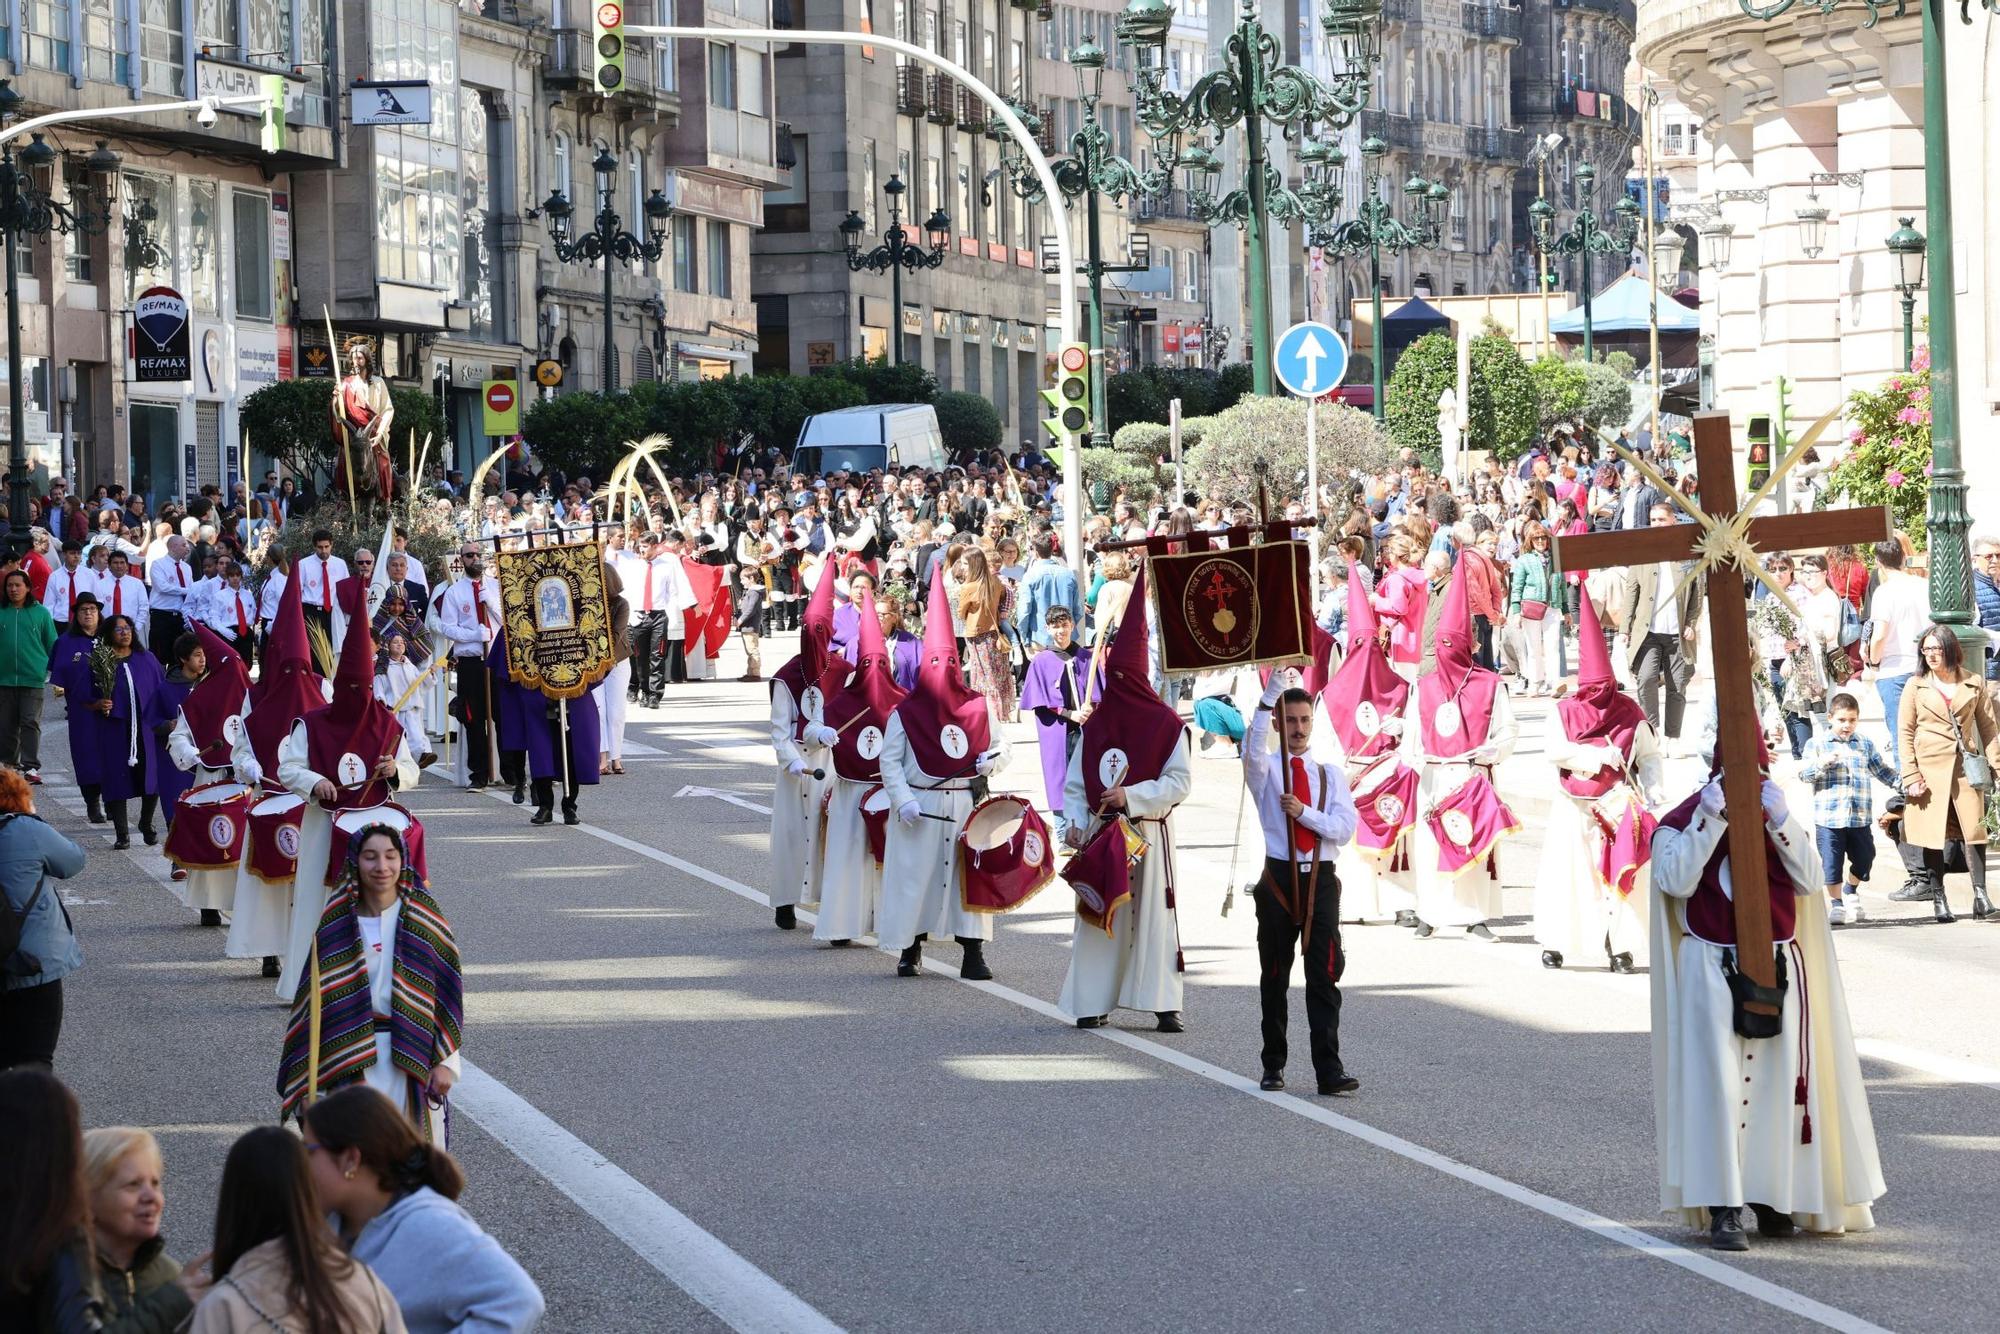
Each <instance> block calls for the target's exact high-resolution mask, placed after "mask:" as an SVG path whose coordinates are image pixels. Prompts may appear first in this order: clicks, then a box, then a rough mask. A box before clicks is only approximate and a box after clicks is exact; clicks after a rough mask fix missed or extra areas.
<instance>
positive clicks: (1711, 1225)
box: [1708, 1208, 1750, 1251]
mask: <svg viewBox="0 0 2000 1334" xmlns="http://www.w3.org/2000/svg"><path fill="white" fill-rule="evenodd" d="M1708 1219H1709V1221H1708V1244H1709V1245H1711V1246H1713V1247H1714V1248H1715V1249H1716V1250H1718V1251H1747V1250H1749V1249H1750V1238H1748V1237H1746V1236H1744V1235H1743V1211H1742V1210H1741V1209H1714V1208H1711V1209H1710V1210H1709V1211H1708Z"/></svg>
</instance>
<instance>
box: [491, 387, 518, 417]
mask: <svg viewBox="0 0 2000 1334" xmlns="http://www.w3.org/2000/svg"><path fill="white" fill-rule="evenodd" d="M486 406H487V407H489V408H491V409H493V411H495V412H512V411H513V410H514V386H513V385H512V384H511V383H509V382H508V381H506V380H496V381H494V382H493V383H492V384H490V385H487V386H486Z"/></svg>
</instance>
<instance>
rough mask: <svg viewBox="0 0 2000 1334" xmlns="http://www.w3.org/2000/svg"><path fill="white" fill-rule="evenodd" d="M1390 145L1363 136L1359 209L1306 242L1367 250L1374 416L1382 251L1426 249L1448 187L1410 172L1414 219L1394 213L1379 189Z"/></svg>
mask: <svg viewBox="0 0 2000 1334" xmlns="http://www.w3.org/2000/svg"><path fill="white" fill-rule="evenodd" d="M1388 152H1389V145H1387V144H1385V143H1383V142H1382V141H1381V140H1380V139H1378V138H1376V137H1375V136H1374V135H1372V134H1371V135H1369V136H1368V138H1366V139H1364V140H1362V141H1361V157H1362V159H1363V161H1364V162H1365V163H1366V164H1367V165H1366V175H1365V176H1364V178H1363V180H1364V184H1363V186H1362V189H1361V203H1360V205H1359V207H1358V215H1357V216H1356V217H1353V218H1350V219H1349V220H1348V221H1346V222H1343V223H1339V224H1337V225H1335V226H1332V227H1325V228H1315V229H1313V231H1312V233H1311V237H1310V243H1311V244H1313V245H1316V246H1318V247H1320V248H1321V249H1322V250H1324V251H1326V252H1327V253H1328V254H1332V255H1338V256H1340V257H1342V258H1347V257H1349V256H1353V255H1359V254H1362V253H1364V252H1365V253H1366V254H1367V256H1368V299H1369V302H1370V305H1371V307H1372V309H1373V312H1374V313H1373V316H1372V319H1373V324H1374V330H1373V335H1374V343H1373V350H1374V361H1375V381H1374V383H1375V420H1377V421H1380V420H1382V411H1383V407H1384V398H1385V396H1386V395H1385V391H1384V386H1383V381H1384V378H1385V376H1384V372H1383V365H1382V363H1383V359H1384V353H1383V349H1382V252H1383V251H1385V250H1386V251H1388V252H1389V253H1390V254H1392V255H1393V254H1400V253H1402V252H1403V251H1405V250H1417V249H1428V248H1430V247H1431V246H1435V245H1436V244H1437V243H1438V240H1439V238H1440V237H1442V236H1443V234H1444V208H1445V204H1446V202H1447V201H1449V200H1450V198H1451V192H1450V191H1449V190H1447V189H1445V188H1444V183H1443V182H1441V181H1427V180H1425V179H1424V178H1423V177H1421V176H1412V177H1410V179H1409V180H1407V181H1405V182H1404V183H1403V197H1404V198H1405V199H1407V200H1408V201H1409V204H1410V209H1411V212H1412V215H1413V216H1412V221H1411V222H1410V223H1408V224H1405V223H1403V222H1401V221H1399V220H1398V219H1397V217H1396V211H1395V206H1394V205H1393V204H1391V203H1390V202H1389V200H1388V198H1387V197H1386V196H1385V195H1384V193H1383V190H1382V185H1383V181H1382V174H1381V171H1380V165H1381V161H1382V159H1383V157H1384V156H1386V155H1387V154H1388Z"/></svg>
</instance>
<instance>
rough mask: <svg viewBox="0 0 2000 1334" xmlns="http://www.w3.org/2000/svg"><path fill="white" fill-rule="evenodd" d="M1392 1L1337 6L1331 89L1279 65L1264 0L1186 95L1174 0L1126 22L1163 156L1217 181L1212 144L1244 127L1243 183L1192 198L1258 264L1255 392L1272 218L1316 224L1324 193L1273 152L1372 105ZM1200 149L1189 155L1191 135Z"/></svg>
mask: <svg viewBox="0 0 2000 1334" xmlns="http://www.w3.org/2000/svg"><path fill="white" fill-rule="evenodd" d="M1381 13H1382V0H1327V3H1326V5H1325V8H1324V10H1323V12H1322V14H1321V17H1320V23H1321V26H1322V27H1324V28H1325V29H1326V32H1327V34H1328V35H1329V36H1330V37H1331V38H1332V39H1333V40H1334V42H1335V44H1336V46H1337V47H1338V49H1339V51H1340V53H1341V59H1342V61H1343V68H1342V69H1341V71H1340V72H1339V73H1337V74H1336V75H1334V77H1333V79H1332V81H1331V82H1322V81H1321V80H1319V79H1317V78H1315V77H1314V76H1313V75H1311V74H1309V73H1307V72H1306V71H1304V70H1302V69H1299V68H1298V67H1296V66H1293V65H1283V64H1280V63H1279V60H1278V56H1279V52H1280V50H1281V47H1280V44H1279V39H1278V36H1277V35H1275V34H1273V33H1271V32H1270V31H1268V30H1267V29H1266V28H1265V27H1264V25H1263V24H1262V22H1260V21H1259V20H1258V17H1257V4H1256V0H1240V8H1239V10H1238V13H1237V24H1236V30H1235V32H1233V33H1231V34H1230V36H1229V39H1228V40H1227V42H1225V43H1224V47H1223V55H1224V60H1223V65H1222V68H1220V69H1215V70H1210V71H1209V72H1208V73H1206V74H1204V75H1202V76H1201V77H1200V78H1199V79H1197V80H1195V83H1194V86H1193V87H1191V88H1190V89H1189V90H1188V91H1187V93H1186V94H1184V95H1177V94H1175V93H1173V92H1171V91H1169V90H1168V89H1167V88H1166V87H1165V59H1164V57H1165V53H1166V44H1167V34H1168V32H1169V30H1171V28H1172V27H1173V21H1174V10H1173V7H1172V6H1171V5H1169V4H1168V3H1167V0H1129V3H1128V4H1127V5H1126V6H1125V9H1124V11H1123V12H1122V13H1120V14H1119V16H1118V40H1119V41H1120V42H1121V43H1123V44H1125V45H1126V46H1129V47H1131V48H1132V51H1133V55H1134V56H1135V58H1136V64H1137V68H1138V78H1139V82H1138V88H1137V90H1136V96H1137V102H1138V119H1139V123H1140V124H1141V125H1142V126H1143V127H1144V128H1145V130H1146V133H1147V135H1148V136H1150V137H1151V138H1152V140H1153V143H1154V148H1155V151H1156V152H1157V153H1158V154H1159V156H1160V159H1161V161H1162V162H1163V163H1164V164H1165V165H1166V167H1167V169H1168V172H1169V174H1171V172H1172V171H1173V170H1176V169H1179V170H1190V171H1194V172H1196V173H1199V174H1202V175H1206V176H1213V175H1215V174H1216V173H1217V172H1219V171H1220V169H1221V168H1220V163H1219V162H1218V161H1217V160H1216V157H1215V154H1214V152H1213V150H1212V148H1211V147H1210V145H1209V144H1208V143H1206V142H1204V137H1205V136H1206V135H1208V134H1210V133H1213V134H1214V135H1216V136H1218V138H1219V137H1220V136H1221V135H1223V134H1226V133H1228V132H1229V131H1231V130H1233V129H1236V128H1237V127H1239V126H1240V127H1241V128H1242V130H1243V136H1244V139H1243V184H1242V185H1241V186H1239V187H1237V188H1235V189H1232V190H1229V191H1228V192H1227V193H1224V194H1222V195H1220V196H1216V195H1214V194H1212V193H1210V192H1207V191H1201V190H1196V191H1191V192H1190V194H1191V196H1192V200H1193V203H1194V205H1195V207H1196V209H1197V210H1198V211H1199V212H1200V214H1201V216H1202V218H1203V219H1204V220H1205V221H1207V222H1208V223H1209V225H1210V226H1214V225H1215V224H1216V223H1218V222H1224V221H1227V222H1233V223H1235V224H1237V225H1238V226H1240V227H1242V228H1243V230H1244V235H1245V240H1246V249H1247V251H1248V253H1249V268H1248V271H1247V274H1246V278H1247V284H1246V285H1247V286H1248V288H1249V298H1250V330H1249V338H1248V341H1247V343H1246V348H1245V350H1246V351H1247V352H1248V353H1249V356H1250V366H1251V378H1252V384H1253V387H1254V389H1255V392H1257V393H1259V394H1268V393H1270V392H1271V366H1270V354H1271V345H1272V329H1271V257H1270V249H1269V247H1270V223H1271V220H1272V219H1274V218H1275V219H1277V220H1278V221H1280V222H1294V221H1313V220H1315V219H1314V217H1313V214H1314V212H1315V211H1316V210H1318V209H1320V208H1322V207H1324V202H1323V201H1324V195H1321V196H1317V197H1314V196H1307V197H1305V198H1301V196H1300V195H1299V194H1297V193H1294V192H1293V191H1291V190H1289V189H1287V188H1286V186H1285V182H1284V178H1283V177H1282V176H1281V175H1280V173H1279V172H1278V170H1277V168H1276V167H1274V166H1272V165H1271V160H1270V156H1269V153H1268V152H1267V150H1266V144H1267V142H1268V135H1269V134H1270V132H1271V131H1272V130H1274V129H1275V130H1276V131H1277V132H1278V133H1279V134H1281V135H1283V136H1284V137H1285V138H1286V139H1288V140H1290V141H1292V142H1294V143H1301V144H1303V143H1306V142H1310V141H1312V140H1316V139H1317V140H1329V141H1330V140H1331V139H1333V138H1334V137H1335V136H1336V135H1338V134H1339V132H1340V131H1341V130H1343V129H1345V128H1346V127H1347V126H1348V125H1350V124H1352V123H1353V122H1354V118H1355V117H1356V116H1357V115H1359V114H1360V113H1361V110H1362V108H1363V107H1365V106H1366V105H1367V103H1368V89H1369V84H1370V75H1371V72H1372V68H1373V66H1374V63H1375V60H1376V52H1377V32H1376V27H1377V21H1378V20H1379V19H1380V17H1381ZM1189 137H1192V138H1193V142H1192V143H1191V144H1190V145H1189V146H1188V147H1187V148H1186V149H1185V150H1183V149H1182V147H1181V144H1182V142H1183V140H1184V139H1187V138H1189Z"/></svg>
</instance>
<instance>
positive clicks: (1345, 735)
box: [1320, 561, 1410, 760]
mask: <svg viewBox="0 0 2000 1334" xmlns="http://www.w3.org/2000/svg"><path fill="white" fill-rule="evenodd" d="M1380 624H1381V623H1380V622H1379V621H1378V620H1377V619H1376V616H1375V608H1374V607H1373V606H1372V605H1371V604H1370V603H1369V601H1368V590H1367V588H1365V587H1364V586H1363V585H1362V582H1361V566H1360V565H1359V564H1358V563H1356V562H1352V561H1350V562H1349V563H1348V566H1347V643H1348V647H1347V656H1346V657H1345V658H1342V659H1341V661H1340V666H1338V667H1336V668H1335V669H1334V672H1333V678H1332V679H1331V680H1329V681H1328V682H1327V683H1326V689H1325V691H1323V692H1322V693H1321V695H1320V707H1321V708H1322V709H1323V710H1324V711H1325V713H1326V720H1327V723H1328V725H1329V726H1331V727H1332V728H1333V732H1334V735H1335V736H1337V737H1339V738H1340V745H1341V748H1342V749H1343V750H1344V751H1345V752H1346V753H1347V758H1348V759H1350V760H1359V759H1367V758H1371V757H1373V756H1376V755H1380V754H1382V753H1383V752H1385V751H1391V750H1394V749H1395V748H1396V738H1395V737H1393V736H1391V735H1389V734H1388V733H1387V732H1384V731H1383V730H1382V724H1383V723H1384V722H1386V721H1387V720H1389V719H1391V718H1400V717H1401V716H1402V714H1403V708H1404V706H1405V705H1407V704H1408V703H1409V702H1410V683H1409V682H1408V681H1405V680H1404V679H1403V678H1402V677H1401V676H1400V675H1398V674H1397V672H1396V669H1395V668H1394V667H1393V666H1391V665H1390V663H1389V654H1388V652H1387V651H1386V650H1384V649H1383V647H1382V642H1381V639H1380V638H1379V637H1378V636H1379V630H1378V627H1379V626H1380Z"/></svg>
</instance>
